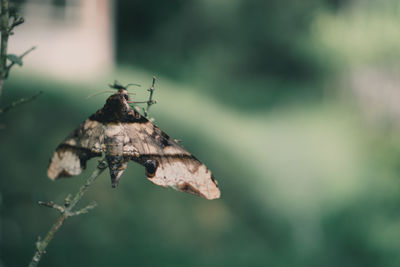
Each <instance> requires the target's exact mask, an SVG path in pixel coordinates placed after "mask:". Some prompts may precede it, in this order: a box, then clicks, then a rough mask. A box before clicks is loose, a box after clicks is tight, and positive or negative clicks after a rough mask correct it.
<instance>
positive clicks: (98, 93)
mask: <svg viewBox="0 0 400 267" xmlns="http://www.w3.org/2000/svg"><path fill="white" fill-rule="evenodd" d="M104 93H112V94H113V93H114V91H111V90H104V91H100V92H97V93H94V94H91V95H88V96H87V97H86V99H89V98H91V97H93V96H97V95H101V94H104Z"/></svg>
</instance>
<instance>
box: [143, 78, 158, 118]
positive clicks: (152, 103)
mask: <svg viewBox="0 0 400 267" xmlns="http://www.w3.org/2000/svg"><path fill="white" fill-rule="evenodd" d="M155 83H156V77H155V76H153V82H152V84H151V87H150V88H149V89H147V91H149V92H150V95H149V100H147V102H146V103H147V107H146V108H143V112H144V116H145V117H146V118H148V117H149V109H150V107H151V106H152V105H154V104H156V103H157V101H156V100H153V93H154V90H155V87H154V84H155Z"/></svg>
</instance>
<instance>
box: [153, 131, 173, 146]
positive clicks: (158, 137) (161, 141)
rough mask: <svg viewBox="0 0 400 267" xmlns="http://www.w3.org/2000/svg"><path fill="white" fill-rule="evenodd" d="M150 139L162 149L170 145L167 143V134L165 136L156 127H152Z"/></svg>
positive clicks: (168, 138)
mask: <svg viewBox="0 0 400 267" xmlns="http://www.w3.org/2000/svg"><path fill="white" fill-rule="evenodd" d="M151 137H152V138H153V140H155V142H156V143H157V144H158V145H159V146H160V147H162V148H164V147H167V146H170V145H171V143H170V141H169V140H170V137H169V136H168V134H166V133H164V132H163V131H161V129H160V128H158V127H157V126H154V128H153V133H152V134H151Z"/></svg>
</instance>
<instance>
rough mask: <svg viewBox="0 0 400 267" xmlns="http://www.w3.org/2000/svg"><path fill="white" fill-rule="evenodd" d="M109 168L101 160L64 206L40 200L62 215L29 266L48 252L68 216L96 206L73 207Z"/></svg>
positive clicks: (38, 246) (32, 265) (37, 262)
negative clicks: (77, 209)
mask: <svg viewBox="0 0 400 267" xmlns="http://www.w3.org/2000/svg"><path fill="white" fill-rule="evenodd" d="M106 168H107V163H106V161H105V160H104V158H103V159H102V160H100V161H99V164H98V165H97V168H96V169H95V170H94V171H93V173H92V175H91V176H90V177H89V179H87V181H86V183H85V184H84V185H83V186H82V187H81V188H80V189H79V191H78V192H77V193H76V194H75V196H74V197H73V199H72V201H70V200H69V199H70V196H68V197H67V199H66V201H65V204H64V206H63V207H62V206H60V205H55V204H54V203H52V202H51V203H43V202H39V204H41V205H43V206H46V207H50V208H55V209H57V210H59V211H60V213H61V215H60V217H59V218H58V220H57V221H56V222H55V223H54V224H53V226H52V227H51V228H50V230H49V232H48V233H47V235H46V237H45V238H44V239H43V240H42V241H40V240H39V241H38V242H37V243H36V251H35V254H34V255H33V258H32V260H31V262H30V263H29V267H35V266H37V265H38V264H39V262H40V259H41V257H42V255H43V254H44V253H46V248H47V246H48V245H49V243H50V242H51V240H52V239H53V238H54V235H55V233H56V232H57V231H58V229H60V227H61V226H62V225H63V223H64V221H65V220H66V219H68V217H71V216H75V215H80V214H84V213H86V212H87V211H88V210H89V209H92V208H94V207H95V204H90V205H88V206H87V207H85V208H83V209H81V210H79V211H76V212H73V211H72V209H73V208H74V207H75V205H76V204H77V203H78V202H79V200H81V198H82V197H83V195H84V194H85V193H86V191H87V190H88V189H89V186H90V185H91V184H92V183H93V182H94V181H95V180H96V178H97V177H98V176H99V175H100V174H101V173H102V172H103V171H104V170H105V169H106Z"/></svg>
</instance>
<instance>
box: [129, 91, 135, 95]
mask: <svg viewBox="0 0 400 267" xmlns="http://www.w3.org/2000/svg"><path fill="white" fill-rule="evenodd" d="M128 95H136V93H130V92H128Z"/></svg>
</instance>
